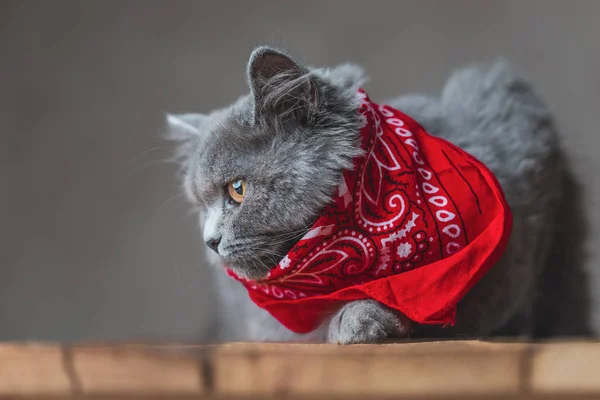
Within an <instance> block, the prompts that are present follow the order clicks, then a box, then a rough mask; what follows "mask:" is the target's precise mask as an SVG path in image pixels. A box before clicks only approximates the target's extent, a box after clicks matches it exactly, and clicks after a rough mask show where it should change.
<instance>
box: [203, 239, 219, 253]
mask: <svg viewBox="0 0 600 400" xmlns="http://www.w3.org/2000/svg"><path fill="white" fill-rule="evenodd" d="M219 243H221V238H220V237H217V238H210V239H208V240H207V241H206V245H207V246H208V247H210V249H211V250H212V251H214V252H215V253H217V254H219Z"/></svg>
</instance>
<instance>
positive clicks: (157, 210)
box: [154, 193, 185, 214]
mask: <svg viewBox="0 0 600 400" xmlns="http://www.w3.org/2000/svg"><path fill="white" fill-rule="evenodd" d="M184 196H185V194H184V193H180V194H177V195H175V196H171V197H169V198H168V199H167V200H165V201H164V202H163V203H162V204H161V205H160V206H159V207H158V208H157V209H156V211H154V212H155V213H157V214H158V212H160V210H161V209H162V208H163V207H165V206H166V205H167V204H169V203H170V202H172V201H173V200H175V199H178V198H181V197H184Z"/></svg>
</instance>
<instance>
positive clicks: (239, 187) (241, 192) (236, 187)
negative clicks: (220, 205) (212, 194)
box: [227, 179, 246, 204]
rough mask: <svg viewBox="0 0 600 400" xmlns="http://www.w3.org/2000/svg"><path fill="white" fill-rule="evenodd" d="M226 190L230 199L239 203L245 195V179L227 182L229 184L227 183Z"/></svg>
mask: <svg viewBox="0 0 600 400" xmlns="http://www.w3.org/2000/svg"><path fill="white" fill-rule="evenodd" d="M227 191H228V192H229V197H231V200H233V201H234V202H236V203H238V204H240V203H241V202H242V200H244V196H245V195H246V181H245V180H243V179H237V180H235V181H233V182H231V183H229V185H227Z"/></svg>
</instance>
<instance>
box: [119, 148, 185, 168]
mask: <svg viewBox="0 0 600 400" xmlns="http://www.w3.org/2000/svg"><path fill="white" fill-rule="evenodd" d="M174 147H176V145H165V146H156V147H153V148H151V149H148V150H145V151H143V152H142V153H140V154H138V155H137V156H135V157H133V158H132V159H131V160H129V162H128V163H127V165H130V164H131V163H132V162H134V161H135V160H137V159H138V158H140V157H143V156H145V155H146V154H148V153H151V152H153V151H156V150H160V149H172V148H174Z"/></svg>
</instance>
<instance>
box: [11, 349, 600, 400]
mask: <svg viewBox="0 0 600 400" xmlns="http://www.w3.org/2000/svg"><path fill="white" fill-rule="evenodd" d="M15 398H30V399H38V400H42V399H48V400H50V399H56V400H59V399H62V400H66V399H73V400H82V399H117V400H119V399H121V400H124V399H130V400H133V399H139V400H141V399H159V398H162V399H164V398H168V399H173V400H178V399H179V400H184V399H185V400H188V399H192V398H196V399H236V398H245V399H261V400H268V399H288V400H292V399H300V398H304V399H309V400H318V399H332V400H334V399H336V398H339V399H344V400H352V399H364V398H369V399H372V400H378V399H381V400H384V399H390V398H394V399H396V398H399V399H419V398H428V399H444V400H450V399H459V398H460V399H467V400H468V399H497V398H507V399H521V400H525V399H531V400H534V399H600V343H591V342H567V343H546V344H520V343H492V342H479V341H454V342H453V341H448V342H424V343H401V344H382V345H357V346H335V345H318V344H293V343H290V344H257V343H254V344H253V343H233V344H225V345H220V346H219V345H217V346H185V345H164V346H163V345H147V344H95V345H91V344H90V345H77V346H69V347H67V348H64V347H62V346H60V345H51V344H31V343H23V344H18V343H6V344H0V400H8V399H10V400H13V399H15Z"/></svg>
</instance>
